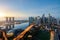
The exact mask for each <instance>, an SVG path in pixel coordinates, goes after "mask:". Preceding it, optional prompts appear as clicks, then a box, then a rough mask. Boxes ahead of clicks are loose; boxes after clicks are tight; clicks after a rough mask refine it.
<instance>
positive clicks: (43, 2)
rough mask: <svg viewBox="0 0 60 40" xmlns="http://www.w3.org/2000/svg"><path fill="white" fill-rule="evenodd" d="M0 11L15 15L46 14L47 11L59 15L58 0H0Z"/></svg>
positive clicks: (59, 3)
mask: <svg viewBox="0 0 60 40" xmlns="http://www.w3.org/2000/svg"><path fill="white" fill-rule="evenodd" d="M0 12H4V14H5V16H15V17H22V16H23V17H29V16H42V14H45V15H46V16H48V14H49V13H50V14H51V15H52V16H54V17H60V0H0Z"/></svg>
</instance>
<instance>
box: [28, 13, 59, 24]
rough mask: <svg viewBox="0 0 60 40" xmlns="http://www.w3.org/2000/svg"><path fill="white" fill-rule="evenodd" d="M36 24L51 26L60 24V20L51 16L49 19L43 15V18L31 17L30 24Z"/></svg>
mask: <svg viewBox="0 0 60 40" xmlns="http://www.w3.org/2000/svg"><path fill="white" fill-rule="evenodd" d="M32 23H35V24H36V25H40V24H43V25H51V24H57V25H59V24H60V20H58V19H56V18H55V17H52V16H51V15H50V14H49V16H48V17H45V14H43V15H42V17H40V16H37V17H29V24H32Z"/></svg>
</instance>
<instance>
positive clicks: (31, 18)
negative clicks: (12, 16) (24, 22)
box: [29, 17, 34, 25]
mask: <svg viewBox="0 0 60 40" xmlns="http://www.w3.org/2000/svg"><path fill="white" fill-rule="evenodd" d="M32 23H34V17H29V25H30V24H32Z"/></svg>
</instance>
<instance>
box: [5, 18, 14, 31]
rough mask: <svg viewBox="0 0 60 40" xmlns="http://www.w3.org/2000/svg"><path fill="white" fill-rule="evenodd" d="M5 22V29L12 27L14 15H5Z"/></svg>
mask: <svg viewBox="0 0 60 40" xmlns="http://www.w3.org/2000/svg"><path fill="white" fill-rule="evenodd" d="M6 23H9V24H8V25H6V29H7V30H8V29H12V28H14V17H6ZM11 23H13V24H11Z"/></svg>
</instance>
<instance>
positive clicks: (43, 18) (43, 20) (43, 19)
mask: <svg viewBox="0 0 60 40" xmlns="http://www.w3.org/2000/svg"><path fill="white" fill-rule="evenodd" d="M42 22H43V24H45V14H43V16H42Z"/></svg>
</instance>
